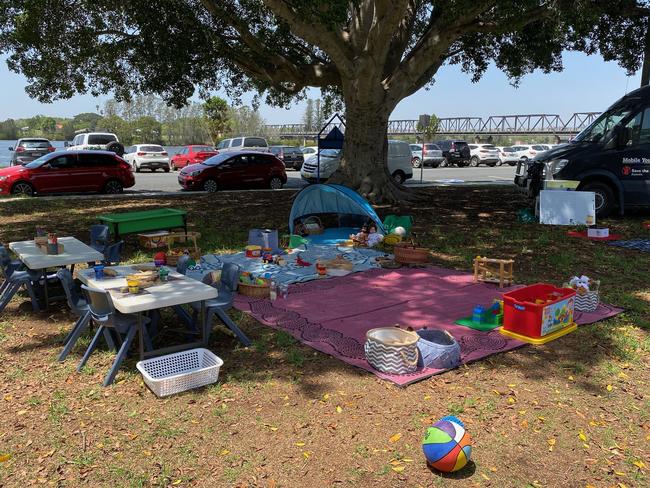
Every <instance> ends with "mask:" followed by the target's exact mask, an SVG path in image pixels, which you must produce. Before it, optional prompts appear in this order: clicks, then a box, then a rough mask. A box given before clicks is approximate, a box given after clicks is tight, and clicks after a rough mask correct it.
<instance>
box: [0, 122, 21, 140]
mask: <svg viewBox="0 0 650 488" xmlns="http://www.w3.org/2000/svg"><path fill="white" fill-rule="evenodd" d="M0 139H5V140H6V139H8V140H14V139H18V127H16V122H15V121H14V120H13V119H7V120H5V121H4V122H0Z"/></svg>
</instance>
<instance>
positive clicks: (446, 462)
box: [422, 416, 472, 473]
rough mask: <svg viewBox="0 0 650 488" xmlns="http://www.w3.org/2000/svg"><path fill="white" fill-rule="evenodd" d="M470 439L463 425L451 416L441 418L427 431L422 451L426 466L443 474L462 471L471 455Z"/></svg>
mask: <svg viewBox="0 0 650 488" xmlns="http://www.w3.org/2000/svg"><path fill="white" fill-rule="evenodd" d="M471 443H472V439H471V437H470V436H469V434H468V433H467V432H466V431H465V425H464V424H463V422H461V421H460V420H459V419H457V418H456V417H453V416H448V417H443V418H441V419H440V420H439V421H438V422H436V423H435V424H433V426H431V427H429V428H428V429H427V432H426V434H425V435H424V440H423V441H422V451H423V452H424V457H425V458H426V459H427V464H428V465H429V466H431V467H432V468H435V469H437V470H438V471H442V472H444V473H452V472H454V471H458V470H460V469H463V468H464V467H465V465H466V464H467V463H468V462H469V460H470V458H471V455H472V445H471Z"/></svg>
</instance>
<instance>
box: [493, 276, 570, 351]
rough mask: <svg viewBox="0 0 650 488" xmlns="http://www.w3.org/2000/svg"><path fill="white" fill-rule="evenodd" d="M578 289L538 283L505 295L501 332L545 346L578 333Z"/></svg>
mask: <svg viewBox="0 0 650 488" xmlns="http://www.w3.org/2000/svg"><path fill="white" fill-rule="evenodd" d="M575 295H576V292H575V290H572V289H571V288H556V287H555V286H553V285H549V284H544V283H538V284H536V285H531V286H526V287H523V288H519V289H517V290H513V291H510V292H507V293H504V294H503V303H504V306H503V327H502V328H501V330H500V332H501V333H502V334H504V335H507V336H510V337H515V338H517V339H520V340H522V341H525V342H529V343H531V344H545V343H546V342H550V341H552V340H553V339H557V338H558V337H561V336H562V335H564V334H568V333H569V332H572V331H573V330H575V327H576V325H575V323H574V322H573V309H574V304H575Z"/></svg>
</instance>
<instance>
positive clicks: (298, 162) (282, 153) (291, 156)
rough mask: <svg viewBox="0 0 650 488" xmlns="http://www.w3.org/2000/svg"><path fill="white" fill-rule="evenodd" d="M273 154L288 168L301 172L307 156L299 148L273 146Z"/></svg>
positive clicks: (271, 149) (271, 148)
mask: <svg viewBox="0 0 650 488" xmlns="http://www.w3.org/2000/svg"><path fill="white" fill-rule="evenodd" d="M269 149H270V151H271V154H273V155H274V156H277V157H278V158H279V159H280V160H282V162H284V166H285V167H286V168H292V169H296V170H300V168H302V163H304V161H305V156H304V154H303V153H302V151H301V150H300V148H299V147H297V146H271V147H270V148H269Z"/></svg>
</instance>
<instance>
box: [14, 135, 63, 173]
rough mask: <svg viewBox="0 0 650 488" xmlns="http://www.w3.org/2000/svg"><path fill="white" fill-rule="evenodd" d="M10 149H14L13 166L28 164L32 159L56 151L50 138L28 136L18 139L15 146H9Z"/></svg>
mask: <svg viewBox="0 0 650 488" xmlns="http://www.w3.org/2000/svg"><path fill="white" fill-rule="evenodd" d="M9 150H10V151H13V152H14V153H13V155H12V156H11V163H10V164H11V166H15V165H18V164H27V163H29V162H30V161H34V160H35V159H38V158H40V157H41V156H45V155H46V154H47V153H51V152H54V146H52V143H51V142H50V141H49V139H41V138H33V137H30V138H26V139H18V141H16V145H15V146H14V147H10V148H9Z"/></svg>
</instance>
